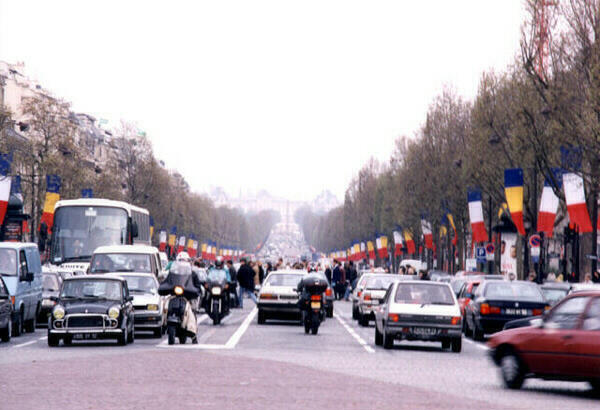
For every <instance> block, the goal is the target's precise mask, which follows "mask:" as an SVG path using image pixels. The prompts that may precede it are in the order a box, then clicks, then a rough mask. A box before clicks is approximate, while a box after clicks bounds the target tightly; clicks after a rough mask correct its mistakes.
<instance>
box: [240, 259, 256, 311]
mask: <svg viewBox="0 0 600 410" xmlns="http://www.w3.org/2000/svg"><path fill="white" fill-rule="evenodd" d="M240 263H241V266H240V269H239V270H238V272H237V280H238V283H239V284H240V294H239V299H240V308H243V307H244V294H247V295H248V296H249V297H250V299H252V301H253V302H254V303H255V304H256V303H257V301H256V296H255V295H254V275H255V273H254V269H252V268H251V267H250V265H248V264H247V263H246V259H241V260H240Z"/></svg>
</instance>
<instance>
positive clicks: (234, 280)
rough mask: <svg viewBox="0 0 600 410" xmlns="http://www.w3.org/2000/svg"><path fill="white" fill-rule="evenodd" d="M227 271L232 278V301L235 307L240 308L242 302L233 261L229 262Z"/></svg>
mask: <svg viewBox="0 0 600 410" xmlns="http://www.w3.org/2000/svg"><path fill="white" fill-rule="evenodd" d="M227 270H228V271H229V277H230V278H231V283H232V285H231V300H232V301H233V307H238V306H239V305H240V300H239V297H238V292H237V289H236V287H237V271H236V270H235V267H234V266H233V261H231V260H228V261H227Z"/></svg>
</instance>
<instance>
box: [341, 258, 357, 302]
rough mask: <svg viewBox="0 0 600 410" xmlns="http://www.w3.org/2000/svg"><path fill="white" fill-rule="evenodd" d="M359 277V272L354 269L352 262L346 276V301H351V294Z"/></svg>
mask: <svg viewBox="0 0 600 410" xmlns="http://www.w3.org/2000/svg"><path fill="white" fill-rule="evenodd" d="M357 277H358V272H357V271H356V268H355V267H354V262H352V261H350V263H349V264H348V270H347V274H346V279H347V281H348V286H346V292H345V294H344V300H350V299H349V298H350V292H352V291H353V290H354V282H355V281H356V278H357Z"/></svg>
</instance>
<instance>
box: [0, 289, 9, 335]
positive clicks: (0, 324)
mask: <svg viewBox="0 0 600 410" xmlns="http://www.w3.org/2000/svg"><path fill="white" fill-rule="evenodd" d="M11 315H12V302H11V300H10V294H9V293H8V289H7V288H6V284H5V283H4V280H3V279H2V277H0V339H2V341H3V342H8V341H9V340H10V337H11V336H12V320H11Z"/></svg>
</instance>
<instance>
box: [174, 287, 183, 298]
mask: <svg viewBox="0 0 600 410" xmlns="http://www.w3.org/2000/svg"><path fill="white" fill-rule="evenodd" d="M173 291H174V292H175V294H176V295H177V296H181V295H183V288H182V287H181V286H175V288H174V289H173Z"/></svg>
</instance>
